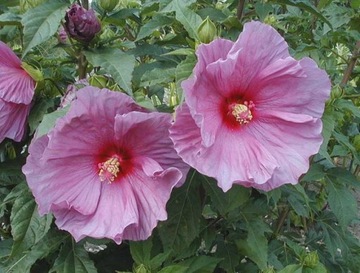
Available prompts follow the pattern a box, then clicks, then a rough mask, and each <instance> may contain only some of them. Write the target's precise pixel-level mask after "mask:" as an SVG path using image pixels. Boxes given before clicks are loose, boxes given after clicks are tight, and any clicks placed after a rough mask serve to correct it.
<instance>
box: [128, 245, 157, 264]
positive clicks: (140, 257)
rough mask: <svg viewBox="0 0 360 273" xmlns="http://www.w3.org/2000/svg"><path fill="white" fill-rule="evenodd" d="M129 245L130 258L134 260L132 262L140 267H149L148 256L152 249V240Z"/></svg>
mask: <svg viewBox="0 0 360 273" xmlns="http://www.w3.org/2000/svg"><path fill="white" fill-rule="evenodd" d="M129 245H130V253H131V257H132V258H133V259H134V261H135V262H136V263H137V264H138V265H140V264H144V265H146V266H149V262H150V258H151V256H150V254H151V249H152V246H153V244H152V240H151V238H150V239H148V240H146V241H140V242H132V241H130V242H129Z"/></svg>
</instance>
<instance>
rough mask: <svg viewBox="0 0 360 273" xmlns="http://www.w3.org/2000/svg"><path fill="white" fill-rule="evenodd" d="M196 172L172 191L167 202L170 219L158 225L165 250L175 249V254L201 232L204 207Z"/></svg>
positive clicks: (185, 247)
mask: <svg viewBox="0 0 360 273" xmlns="http://www.w3.org/2000/svg"><path fill="white" fill-rule="evenodd" d="M195 174H196V172H195V171H193V172H192V173H190V174H189V176H188V177H190V179H189V181H187V183H185V184H184V185H183V186H182V187H180V188H177V189H175V190H174V191H173V192H172V195H171V198H170V200H169V202H168V204H167V212H168V220H167V221H166V222H164V223H161V224H160V225H159V226H158V227H159V228H158V231H159V234H160V238H161V241H162V242H163V246H164V248H165V250H166V251H168V250H173V254H175V255H176V254H179V253H181V252H182V251H183V250H185V249H187V248H188V247H189V246H190V244H191V242H192V241H193V240H194V239H195V238H196V237H197V236H198V235H199V232H200V219H201V212H202V208H201V199H200V198H199V196H198V194H197V193H198V191H199V189H198V188H199V186H198V184H199V183H197V180H196V178H197V177H196V175H195Z"/></svg>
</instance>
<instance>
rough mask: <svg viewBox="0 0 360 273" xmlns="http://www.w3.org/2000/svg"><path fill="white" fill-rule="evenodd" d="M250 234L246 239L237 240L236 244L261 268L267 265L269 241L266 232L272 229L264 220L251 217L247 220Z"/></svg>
mask: <svg viewBox="0 0 360 273" xmlns="http://www.w3.org/2000/svg"><path fill="white" fill-rule="evenodd" d="M246 225H247V230H248V236H247V238H246V240H237V241H236V245H237V247H238V248H239V250H240V251H241V253H242V254H243V255H246V256H248V257H249V258H250V259H251V260H252V261H254V262H255V263H256V264H257V266H258V267H259V268H260V269H262V270H263V269H265V268H266V267H267V260H268V241H267V239H266V236H265V232H269V231H270V229H269V227H268V226H267V225H266V223H264V222H263V221H262V220H260V219H258V218H251V219H249V221H247V222H246Z"/></svg>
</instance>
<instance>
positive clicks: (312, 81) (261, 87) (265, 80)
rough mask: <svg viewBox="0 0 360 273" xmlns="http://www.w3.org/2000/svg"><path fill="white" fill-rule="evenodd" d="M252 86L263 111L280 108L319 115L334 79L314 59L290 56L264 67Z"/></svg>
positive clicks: (255, 97)
mask: <svg viewBox="0 0 360 273" xmlns="http://www.w3.org/2000/svg"><path fill="white" fill-rule="evenodd" d="M249 89H250V90H251V91H252V92H253V96H254V101H255V104H256V105H259V107H260V108H261V109H263V110H264V111H269V110H270V109H277V110H279V111H284V112H292V113H302V114H306V115H311V116H313V117H316V118H319V117H321V116H322V114H323V112H324V107H325V103H324V102H325V100H326V99H328V98H329V95H330V89H331V82H330V79H329V77H328V75H327V74H326V72H325V71H323V70H320V69H319V68H318V67H317V65H316V63H315V62H314V61H313V60H311V59H309V58H304V59H302V60H301V61H296V60H293V59H292V58H287V59H284V60H278V61H276V62H274V63H272V64H271V65H269V66H268V67H267V68H265V69H264V70H263V71H262V72H261V73H259V75H258V76H257V77H256V78H255V79H254V81H253V82H252V83H251V85H250V87H249ZM258 109H259V108H258Z"/></svg>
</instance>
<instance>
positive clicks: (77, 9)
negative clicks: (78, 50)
mask: <svg viewBox="0 0 360 273" xmlns="http://www.w3.org/2000/svg"><path fill="white" fill-rule="evenodd" d="M65 30H66V31H67V33H68V34H69V35H70V37H71V38H74V39H75V40H77V41H79V42H84V43H89V42H90V41H91V40H92V39H93V38H94V37H95V34H96V33H98V32H99V31H100V30H101V25H100V22H99V20H98V18H97V17H96V15H95V12H94V10H93V9H89V10H86V9H84V8H83V7H81V6H79V5H78V4H73V5H72V6H71V8H70V9H69V10H68V11H67V12H66V15H65Z"/></svg>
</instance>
